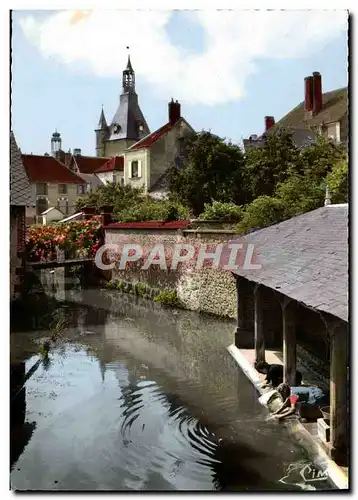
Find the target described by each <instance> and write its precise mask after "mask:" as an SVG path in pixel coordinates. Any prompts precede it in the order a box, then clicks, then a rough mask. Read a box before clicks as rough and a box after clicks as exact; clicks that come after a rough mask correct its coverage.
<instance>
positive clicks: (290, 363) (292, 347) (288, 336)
mask: <svg viewBox="0 0 358 500" xmlns="http://www.w3.org/2000/svg"><path fill="white" fill-rule="evenodd" d="M281 306H282V326H283V328H282V330H283V365H284V368H283V381H284V382H286V383H287V384H289V385H290V386H291V387H292V386H295V385H296V345H297V343H296V307H297V305H296V302H295V301H292V300H290V299H288V298H286V297H284V299H283V302H281Z"/></svg>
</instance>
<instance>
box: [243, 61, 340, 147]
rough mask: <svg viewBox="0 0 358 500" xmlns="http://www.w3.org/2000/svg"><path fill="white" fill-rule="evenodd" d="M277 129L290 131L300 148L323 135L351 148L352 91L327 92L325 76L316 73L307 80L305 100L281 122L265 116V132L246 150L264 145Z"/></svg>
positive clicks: (254, 137)
mask: <svg viewBox="0 0 358 500" xmlns="http://www.w3.org/2000/svg"><path fill="white" fill-rule="evenodd" d="M277 127H285V128H289V129H290V130H291V131H292V134H293V140H294V142H295V143H296V144H297V146H299V147H301V146H304V145H305V144H307V143H308V142H310V141H312V140H314V139H315V138H316V137H317V136H318V135H319V134H322V135H325V136H326V137H330V138H332V139H334V140H336V141H337V142H341V143H344V144H347V145H348V88H347V87H344V88H340V89H337V90H332V91H330V92H325V93H323V92H322V76H321V74H320V73H319V72H317V71H316V72H314V73H313V75H312V76H307V77H306V78H305V79H304V100H303V101H302V102H301V103H300V104H299V105H298V106H296V107H295V108H293V109H292V110H291V111H289V112H288V113H287V114H286V115H285V116H284V117H283V118H281V120H279V121H278V122H277V123H276V122H275V119H274V117H273V116H265V131H264V133H263V134H262V135H261V136H259V137H258V136H257V135H251V136H250V138H249V139H244V141H243V142H244V148H245V151H247V150H248V149H250V148H253V147H259V146H260V145H262V144H263V142H264V140H265V136H266V134H267V133H269V132H270V131H273V130H275V129H276V128H277Z"/></svg>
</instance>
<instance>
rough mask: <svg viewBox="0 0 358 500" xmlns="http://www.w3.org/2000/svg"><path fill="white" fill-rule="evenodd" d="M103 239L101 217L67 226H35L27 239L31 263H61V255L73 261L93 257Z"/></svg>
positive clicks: (29, 231) (29, 230)
mask: <svg viewBox="0 0 358 500" xmlns="http://www.w3.org/2000/svg"><path fill="white" fill-rule="evenodd" d="M101 239H102V238H101V217H100V216H95V217H93V218H91V219H89V220H83V221H74V222H70V223H69V224H66V225H64V224H51V225H48V226H31V227H30V228H29V229H28V231H27V236H26V250H27V254H28V260H29V261H32V262H34V261H40V260H47V261H48V260H57V254H58V251H61V252H62V253H63V252H64V253H65V255H66V256H67V257H70V258H71V257H72V258H74V257H76V256H78V255H80V254H81V255H82V256H88V257H93V256H94V255H95V254H96V252H97V250H98V248H99V247H100V246H101V244H102V241H101Z"/></svg>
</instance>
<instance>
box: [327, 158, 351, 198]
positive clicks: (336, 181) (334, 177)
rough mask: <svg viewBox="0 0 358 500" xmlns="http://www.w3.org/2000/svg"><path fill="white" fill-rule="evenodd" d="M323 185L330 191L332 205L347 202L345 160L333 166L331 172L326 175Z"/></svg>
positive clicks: (346, 164)
mask: <svg viewBox="0 0 358 500" xmlns="http://www.w3.org/2000/svg"><path fill="white" fill-rule="evenodd" d="M325 183H326V184H327V185H328V187H329V188H330V191H331V196H332V202H333V203H346V202H347V201H348V163H347V160H346V159H343V160H341V161H338V162H337V163H335V164H334V165H333V168H332V171H331V172H330V173H329V174H327V177H326V180H325Z"/></svg>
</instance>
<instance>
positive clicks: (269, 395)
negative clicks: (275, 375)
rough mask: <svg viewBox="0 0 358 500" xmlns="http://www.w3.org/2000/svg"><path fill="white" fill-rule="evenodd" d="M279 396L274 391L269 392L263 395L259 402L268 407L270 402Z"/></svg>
mask: <svg viewBox="0 0 358 500" xmlns="http://www.w3.org/2000/svg"><path fill="white" fill-rule="evenodd" d="M275 394H277V395H278V392H277V391H275V390H273V391H269V392H265V394H263V395H262V396H260V397H259V402H260V403H261V404H262V405H263V406H267V405H268V403H269V402H270V400H271V399H272V398H273V397H274V395H275Z"/></svg>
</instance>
